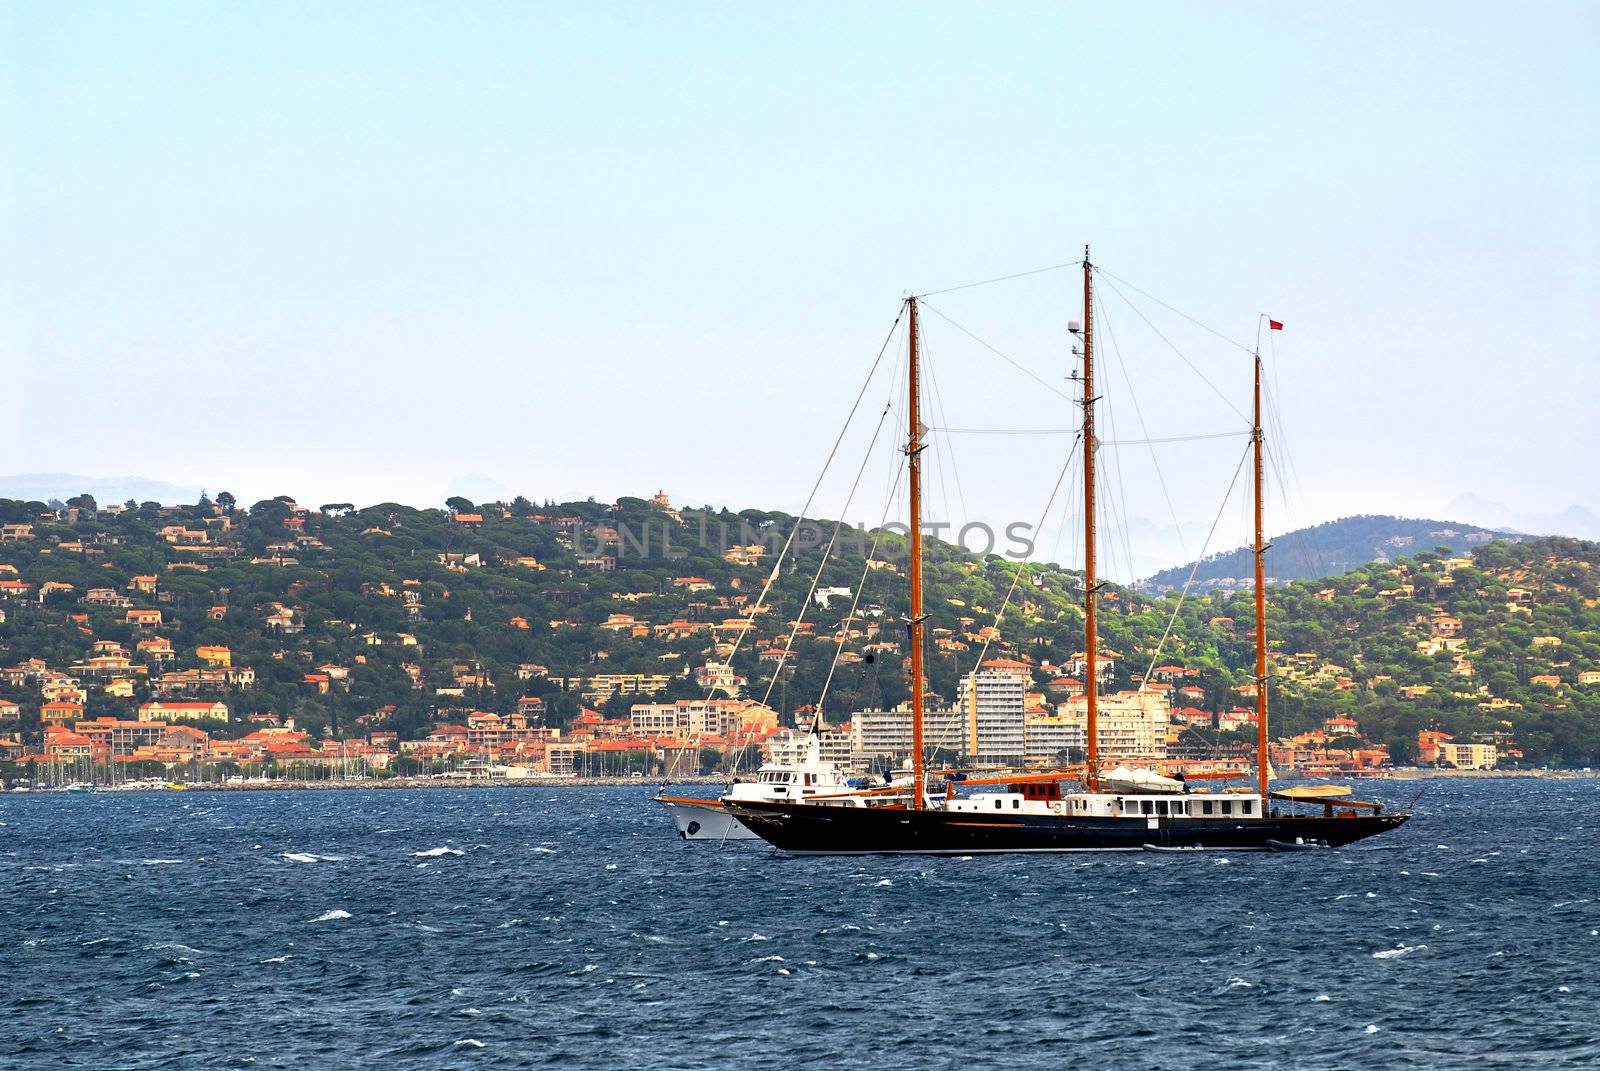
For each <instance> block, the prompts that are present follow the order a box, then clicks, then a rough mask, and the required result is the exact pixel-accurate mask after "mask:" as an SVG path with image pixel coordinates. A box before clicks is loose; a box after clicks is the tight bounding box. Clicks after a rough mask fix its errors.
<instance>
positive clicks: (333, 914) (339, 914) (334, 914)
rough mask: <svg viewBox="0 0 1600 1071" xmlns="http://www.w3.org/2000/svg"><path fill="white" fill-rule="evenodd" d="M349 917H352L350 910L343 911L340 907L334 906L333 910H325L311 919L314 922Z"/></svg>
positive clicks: (332, 920) (335, 920)
mask: <svg viewBox="0 0 1600 1071" xmlns="http://www.w3.org/2000/svg"><path fill="white" fill-rule="evenodd" d="M349 917H350V912H348V911H342V910H340V909H339V908H334V909H333V910H332V911H324V912H323V913H322V914H320V915H318V916H317V917H316V918H314V919H312V920H311V921H312V922H337V921H338V920H339V919H347V918H349Z"/></svg>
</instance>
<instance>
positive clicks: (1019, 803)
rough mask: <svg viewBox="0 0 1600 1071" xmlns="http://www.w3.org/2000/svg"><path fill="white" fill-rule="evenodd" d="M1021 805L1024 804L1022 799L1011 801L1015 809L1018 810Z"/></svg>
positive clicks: (1012, 807)
mask: <svg viewBox="0 0 1600 1071" xmlns="http://www.w3.org/2000/svg"><path fill="white" fill-rule="evenodd" d="M1021 806H1022V801H1021V800H1012V801H1011V809H1012V810H1013V811H1015V810H1017V809H1018V808H1020V807H1021Z"/></svg>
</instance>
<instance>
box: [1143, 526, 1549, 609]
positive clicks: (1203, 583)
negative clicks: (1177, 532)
mask: <svg viewBox="0 0 1600 1071" xmlns="http://www.w3.org/2000/svg"><path fill="white" fill-rule="evenodd" d="M1526 538H1528V537H1527V536H1524V535H1520V534H1518V533H1515V532H1500V531H1494V530H1491V529H1488V528H1480V527H1478V526H1477V525H1471V524H1460V523H1456V522H1452V521H1430V520H1422V519H1415V518H1410V517H1391V516H1387V515H1374V516H1359V517H1341V518H1339V519H1338V520H1336V521H1327V522H1325V523H1323V524H1318V525H1314V526H1312V527H1310V528H1300V529H1296V530H1295V531H1293V532H1286V533H1284V534H1283V535H1280V536H1277V537H1275V538H1274V539H1273V540H1272V545H1271V546H1270V547H1268V549H1267V560H1266V572H1267V576H1268V577H1269V578H1271V579H1272V580H1275V581H1288V580H1314V579H1317V578H1319V577H1326V576H1338V575H1340V574H1341V573H1346V572H1349V571H1350V570H1352V569H1358V568H1360V567H1361V566H1363V565H1366V564H1367V563H1369V562H1387V561H1393V560H1396V559H1398V558H1400V557H1403V556H1405V555H1407V554H1413V553H1415V552H1416V551H1417V550H1418V549H1439V548H1444V549H1448V550H1451V551H1455V552H1457V553H1466V552H1468V551H1470V550H1471V549H1472V548H1473V547H1478V546H1482V545H1483V544H1485V543H1490V542H1495V541H1508V542H1516V541H1520V540H1523V539H1526ZM1191 570H1192V571H1193V572H1194V576H1195V583H1196V585H1198V586H1200V587H1212V586H1224V587H1232V586H1238V585H1240V584H1242V583H1245V582H1247V580H1248V578H1250V577H1252V576H1254V575H1255V562H1254V560H1253V555H1252V553H1251V551H1250V548H1249V547H1237V548H1235V549H1234V550H1227V551H1221V552H1219V553H1216V554H1211V555H1208V556H1207V557H1205V558H1202V559H1201V560H1200V562H1199V568H1195V563H1194V562H1190V563H1188V564H1186V565H1178V566H1174V567H1172V568H1171V569H1163V570H1161V571H1160V572H1159V573H1156V574H1155V575H1153V576H1151V577H1150V578H1149V579H1148V580H1145V581H1142V582H1141V583H1140V584H1139V588H1140V590H1142V591H1164V590H1166V589H1168V588H1181V587H1183V585H1184V584H1185V583H1187V582H1188V579H1189V574H1190V571H1191Z"/></svg>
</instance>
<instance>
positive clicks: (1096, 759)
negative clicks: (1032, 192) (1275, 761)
mask: <svg viewBox="0 0 1600 1071" xmlns="http://www.w3.org/2000/svg"><path fill="white" fill-rule="evenodd" d="M1094 402H1095V398H1094V269H1093V267H1092V266H1091V265H1090V263H1089V247H1088V246H1084V247H1083V659H1084V681H1083V695H1084V698H1085V699H1086V700H1087V702H1088V709H1087V714H1086V718H1085V726H1084V727H1085V730H1086V733H1087V737H1088V740H1087V754H1086V756H1085V758H1086V759H1087V762H1086V764H1085V765H1086V766H1087V771H1086V777H1085V784H1086V785H1087V787H1088V789H1089V791H1091V792H1094V791H1096V790H1097V789H1098V788H1099V787H1100V731H1099V730H1100V726H1099V715H1100V657H1099V654H1100V645H1099V641H1098V638H1097V636H1096V630H1095V622H1094V612H1095V603H1096V602H1097V601H1098V600H1097V598H1096V584H1095V577H1094V453H1095V441H1094Z"/></svg>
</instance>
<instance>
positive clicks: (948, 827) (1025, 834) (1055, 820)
mask: <svg viewBox="0 0 1600 1071" xmlns="http://www.w3.org/2000/svg"><path fill="white" fill-rule="evenodd" d="M734 811H735V813H736V814H737V815H738V816H739V819H740V821H742V822H743V823H744V824H745V825H746V826H748V827H749V828H750V829H752V830H754V831H755V833H756V834H757V835H758V836H760V837H761V838H762V839H763V840H765V841H767V842H768V843H770V844H772V845H773V846H774V847H777V848H780V849H782V850H783V851H786V852H792V853H794V854H796V855H879V854H912V855H982V854H994V853H1015V852H1137V851H1143V850H1144V849H1145V846H1146V845H1152V846H1155V847H1157V848H1207V849H1218V850H1227V851H1268V850H1270V849H1271V845H1270V844H1268V841H1277V842H1278V843H1280V844H1293V843H1295V841H1296V838H1299V839H1300V840H1303V841H1308V842H1310V841H1324V842H1326V843H1327V844H1328V846H1329V847H1335V848H1337V847H1339V846H1341V845H1345V844H1350V843H1352V842H1354V841H1358V840H1362V839H1364V838H1366V837H1371V836H1376V835H1377V834H1379V833H1386V832H1388V831H1389V830H1391V829H1397V828H1399V827H1400V826H1401V825H1403V824H1404V823H1405V821H1406V819H1407V818H1409V817H1410V816H1409V815H1404V814H1395V815H1357V816H1355V817H1351V818H1324V817H1320V816H1318V817H1309V816H1308V817H1299V816H1284V817H1278V818H1256V819H1250V818H1154V819H1145V818H1063V817H1058V816H1055V815H1017V814H1011V815H1008V814H999V813H996V814H985V813H982V812H951V811H911V810H892V809H889V808H878V807H818V806H814V805H813V806H797V805H795V804H789V803H743V804H739V805H737V806H736V807H735V808H734Z"/></svg>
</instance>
